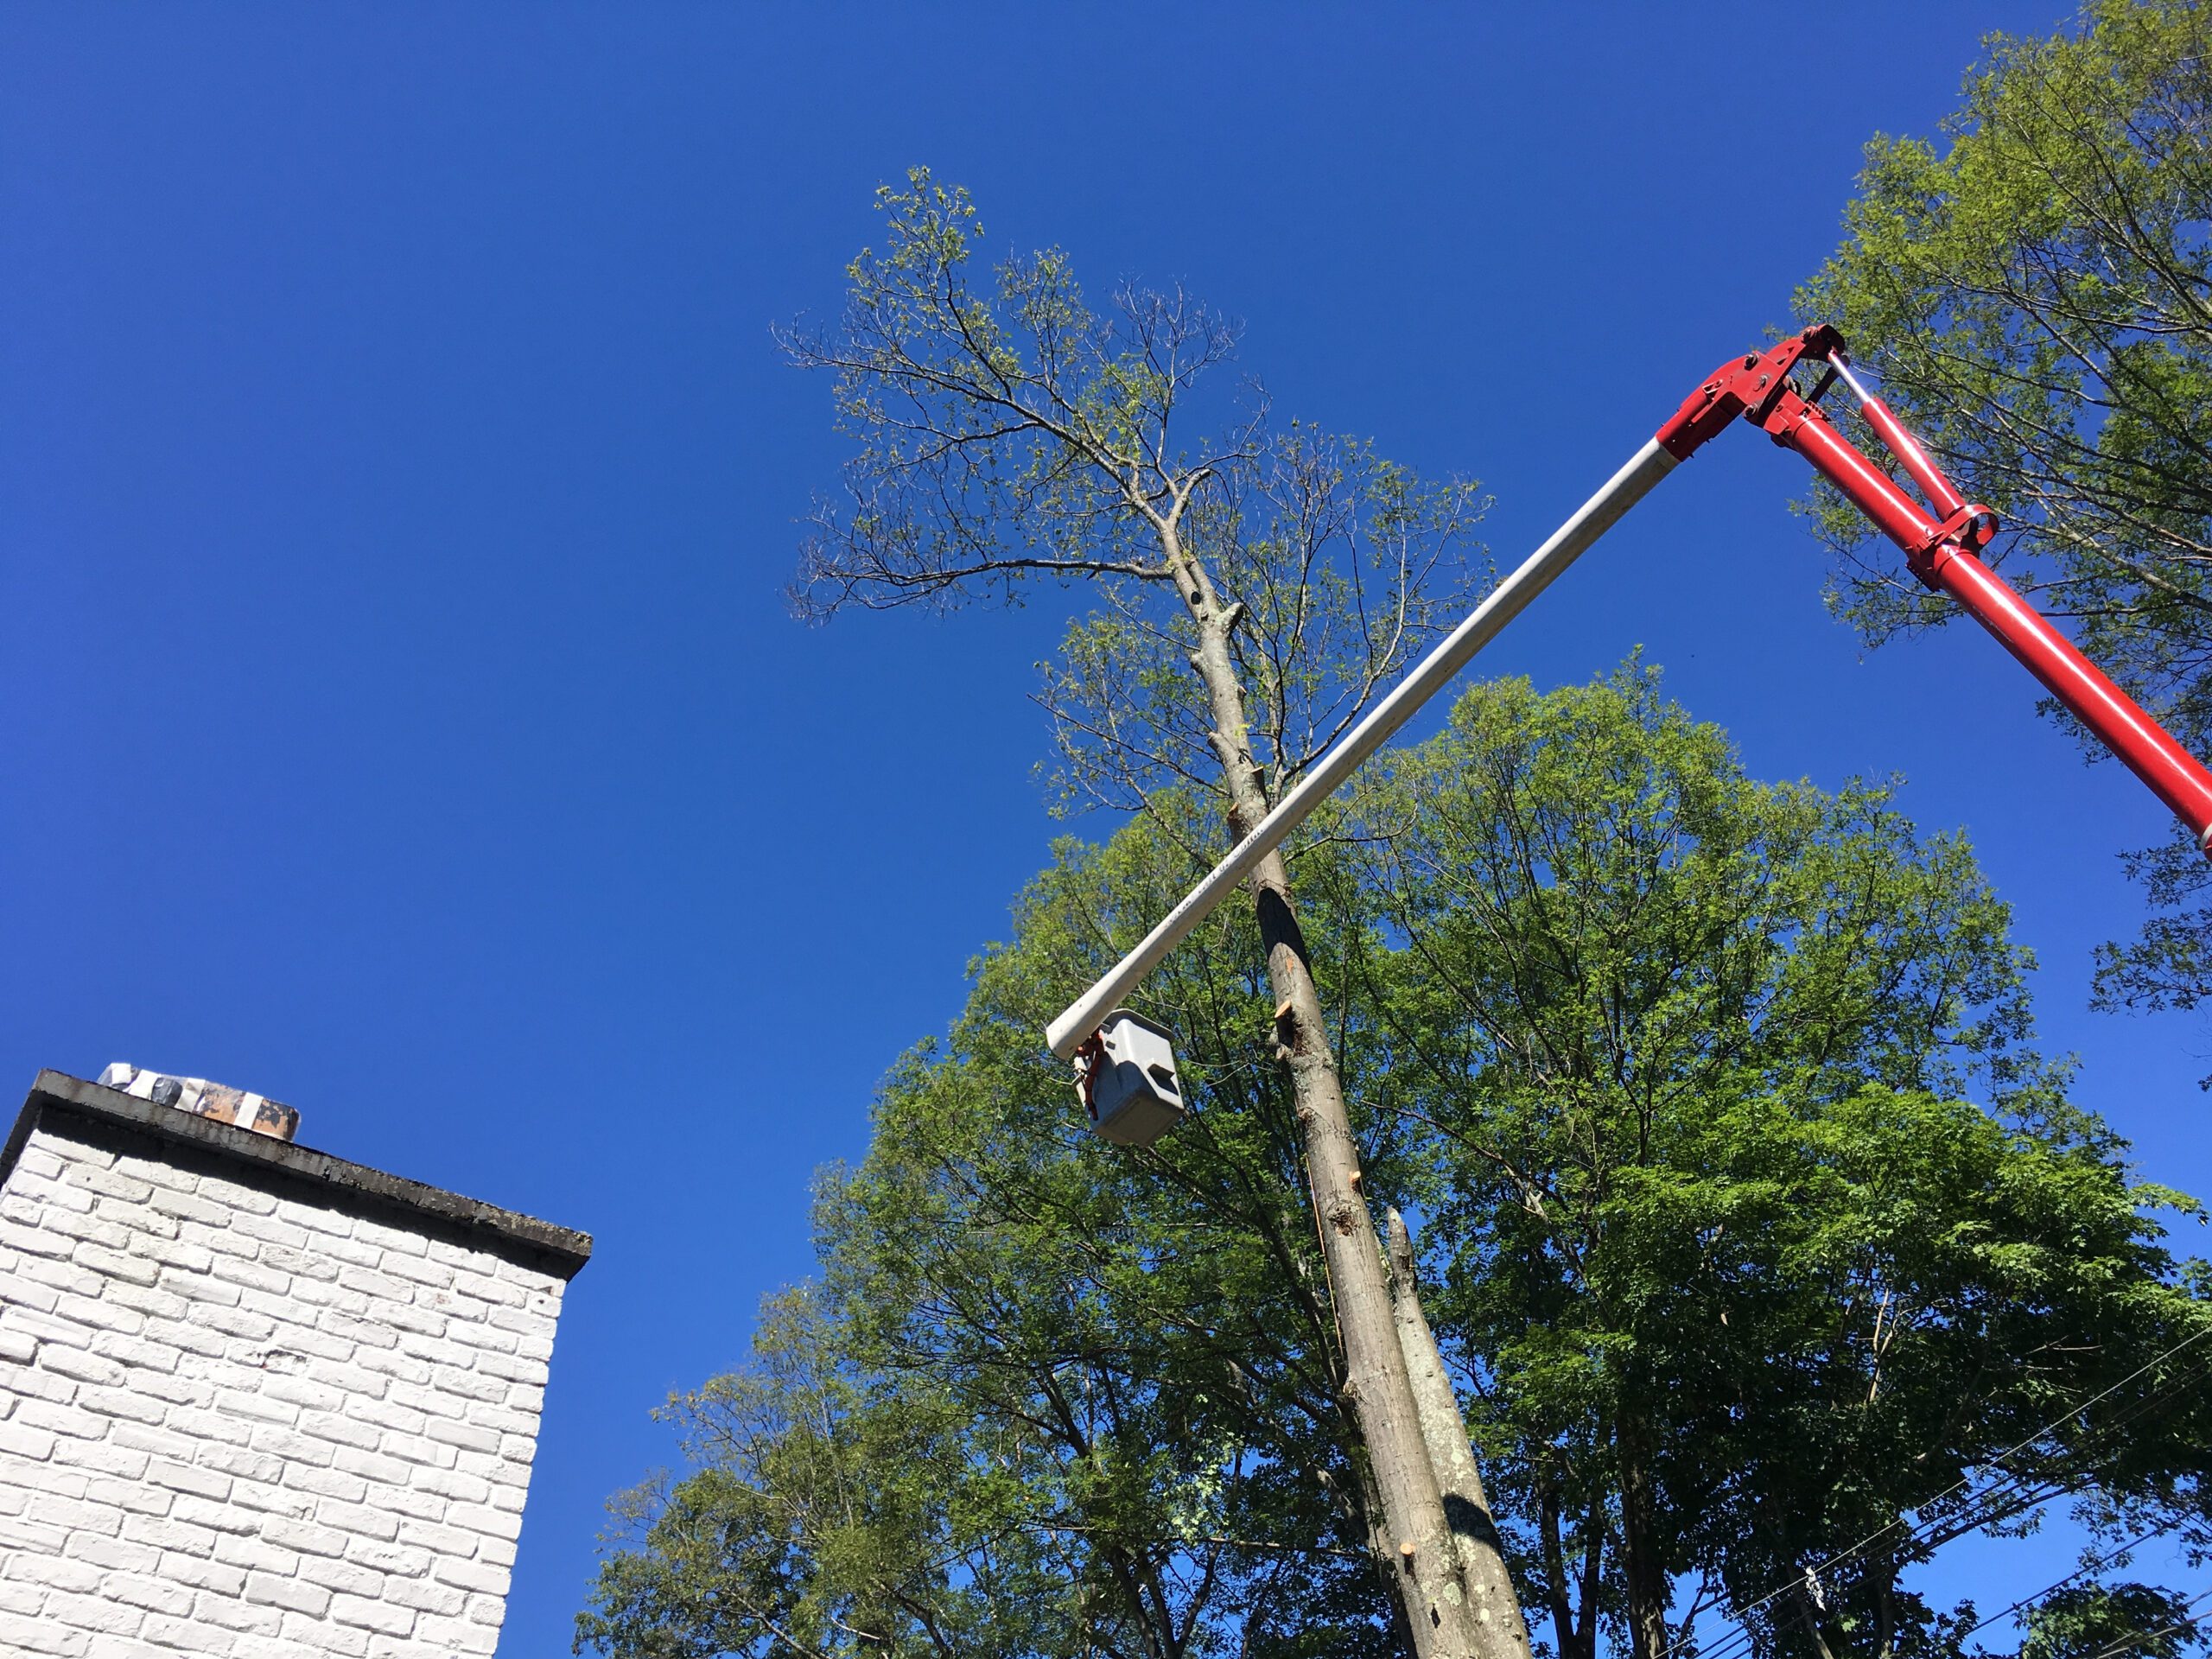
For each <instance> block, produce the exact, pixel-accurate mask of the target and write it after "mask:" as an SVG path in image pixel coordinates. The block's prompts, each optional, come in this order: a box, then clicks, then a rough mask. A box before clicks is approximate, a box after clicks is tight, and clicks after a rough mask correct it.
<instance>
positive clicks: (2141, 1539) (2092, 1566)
mask: <svg viewBox="0 0 2212 1659" xmlns="http://www.w3.org/2000/svg"><path fill="white" fill-rule="evenodd" d="M2187 1519H2189V1517H2188V1516H2186V1515H2177V1516H2172V1517H2171V1519H2169V1520H2165V1521H2161V1522H2158V1525H2157V1526H2155V1527H2152V1528H2151V1529H2149V1530H2148V1531H2146V1532H2139V1533H2138V1534H2136V1535H2135V1536H2134V1537H2133V1538H2131V1539H2129V1540H2128V1541H2126V1543H2124V1544H2121V1545H2119V1546H2118V1547H2117V1548H2113V1549H2108V1550H2107V1551H2106V1552H2105V1553H2104V1554H2102V1555H2101V1556H2099V1557H2097V1558H2096V1559H2094V1560H2088V1561H2084V1562H2083V1563H2082V1565H2081V1566H2079V1567H2075V1569H2074V1570H2073V1571H2072V1572H2071V1573H2068V1574H2067V1575H2066V1576H2065V1577H2064V1578H2063V1579H2061V1580H2058V1582H2057V1583H2056V1584H2046V1585H2045V1586H2044V1587H2043V1588H2042V1589H2040V1590H2038V1591H2037V1592H2035V1593H2034V1594H2032V1595H2026V1596H2022V1597H2021V1598H2020V1599H2018V1601H2016V1602H2014V1603H2013V1604H2012V1605H2011V1606H2010V1607H2007V1608H2006V1609H2005V1611H2003V1612H2001V1613H1992V1614H1991V1615H1990V1616H1989V1617H1988V1618H1985V1619H1983V1620H1981V1621H1980V1624H1970V1625H1968V1626H1967V1628H1966V1629H1965V1630H1961V1631H1960V1632H1959V1635H1958V1639H1959V1640H1960V1641H1961V1642H1963V1641H1965V1640H1966V1639H1967V1637H1970V1636H1972V1635H1973V1634H1974V1632H1975V1631H1976V1630H1982V1629H1984V1628H1986V1626H1988V1625H1991V1624H1995V1623H1996V1622H1997V1621H1998V1620H1999V1619H2000V1618H2011V1617H2012V1615H2013V1614H2014V1613H2017V1612H2018V1611H2020V1609H2021V1608H2023V1607H2025V1606H2028V1605H2030V1604H2031V1603H2034V1602H2038V1601H2041V1600H2042V1599H2044V1597H2045V1596H2049V1595H2053V1594H2056V1592H2059V1591H2061V1590H2063V1589H2064V1588H2065V1587H2066V1586H2068V1585H2069V1584H2071V1583H2073V1582H2074V1580H2076V1579H2078V1578H2082V1577H2083V1576H2085V1575H2086V1574H2088V1573H2101V1572H2102V1571H2103V1570H2104V1569H2105V1568H2106V1567H2110V1566H2111V1565H2112V1564H2113V1562H2114V1561H2116V1560H2119V1559H2120V1557H2121V1556H2123V1555H2125V1554H2127V1552H2128V1551H2129V1550H2131V1549H2133V1548H2135V1547H2136V1546H2137V1545H2138V1544H2141V1543H2146V1542H2148V1541H2150V1540H2152V1539H2153V1538H2156V1537H2158V1535H2161V1534H2162V1533H2168V1532H2171V1531H2172V1530H2173V1529H2175V1528H2176V1527H2177V1526H2179V1525H2180V1524H2181V1523H2182V1522H2183V1521H2186V1520H2187Z"/></svg>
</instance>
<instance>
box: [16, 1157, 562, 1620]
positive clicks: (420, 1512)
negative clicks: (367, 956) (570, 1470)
mask: <svg viewBox="0 0 2212 1659" xmlns="http://www.w3.org/2000/svg"><path fill="white" fill-rule="evenodd" d="M95 1138H96V1137H94V1138H88V1139H84V1140H79V1139H76V1138H73V1136H72V1135H69V1134H67V1133H62V1132H56V1131H55V1130H54V1129H51V1128H48V1127H46V1126H44V1125H41V1127H40V1128H37V1129H36V1130H35V1132H34V1133H33V1134H32V1135H31V1137H30V1139H29V1142H28V1143H27V1144H26V1145H25V1146H24V1147H23V1149H22V1154H20V1156H19V1157H18V1159H17V1160H16V1165H15V1166H14V1168H13V1169H12V1170H10V1172H9V1173H8V1176H7V1180H6V1184H5V1186H4V1188H0V1653H6V1654H25V1655H45V1654H55V1655H61V1656H65V1659H80V1656H81V1659H125V1656H133V1659H148V1656H154V1655H162V1656H173V1655H176V1654H191V1655H194V1656H204V1659H232V1656H235V1659H279V1656H283V1659H294V1656H321V1655H340V1656H346V1659H403V1656H404V1659H432V1656H448V1655H472V1654H474V1655H488V1654H490V1653H492V1652H493V1650H494V1649H495V1648H496V1647H497V1646H498V1643H499V1621H500V1619H501V1618H502V1616H503V1615H504V1613H505V1605H506V1592H507V1573H508V1569H509V1567H511V1566H512V1564H513V1561H514V1554H515V1539H516V1535H517V1534H518V1532H519V1531H520V1529H521V1525H522V1508H523V1497H524V1492H525V1491H526V1490H527V1488H528V1486H529V1484H530V1465H531V1453H532V1452H533V1450H534V1448H535V1446H536V1445H537V1425H538V1411H539V1407H540V1404H541V1402H542V1399H543V1393H544V1387H545V1372H546V1362H547V1361H548V1359H549V1358H550V1357H551V1354H552V1349H553V1331H554V1325H555V1321H556V1319H557V1317H558V1315H559V1313H560V1304H561V1292H562V1288H563V1280H562V1279H561V1278H560V1277H558V1276H556V1274H552V1273H550V1272H546V1271H543V1270H540V1269H538V1268H530V1267H524V1266H518V1265H517V1264H516V1263H515V1262H512V1261H511V1260H507V1259H505V1258H504V1257H502V1256H499V1255H493V1254H488V1253H486V1251H485V1250H483V1249H480V1248H478V1247H476V1246H474V1245H472V1244H469V1243H461V1242H456V1241H455V1240H454V1239H451V1238H448V1237H446V1236H442V1235H439V1234H437V1233H435V1232H429V1233H425V1232H420V1231H413V1230H409V1229H408V1228H406V1227H405V1226H404V1225H401V1224H398V1223H397V1222H394V1221H387V1220H385V1219H380V1218H376V1217H370V1216H367V1215H362V1214H354V1213H349V1212H348V1211H347V1210H346V1208H344V1207H342V1206H334V1205H318V1204H316V1203H315V1202H312V1201H311V1198H312V1196H313V1195H312V1194H296V1193H294V1192H290V1191H288V1190H287V1189H286V1188H285V1186H284V1185H283V1183H271V1182H268V1181H257V1179H255V1178H254V1175H253V1173H252V1172H251V1171H235V1170H229V1169H226V1168H225V1167H224V1166H221V1165H219V1163H217V1162H215V1161H214V1160H196V1159H194V1158H193V1157H191V1156H189V1155H171V1154H168V1153H166V1152H164V1151H162V1150H161V1149H159V1148H155V1147H151V1146H150V1145H149V1147H148V1148H147V1149H146V1150H144V1151H143V1152H134V1151H130V1150H114V1149H109V1148H106V1147H102V1146H100V1145H98V1144H94V1143H93V1140H94V1139H95Z"/></svg>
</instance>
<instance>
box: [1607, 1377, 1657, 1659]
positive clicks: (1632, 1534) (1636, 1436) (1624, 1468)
mask: <svg viewBox="0 0 2212 1659" xmlns="http://www.w3.org/2000/svg"><path fill="white" fill-rule="evenodd" d="M1613 1447H1614V1451H1615V1452H1616V1454H1617V1455H1618V1458H1619V1459H1620V1479H1621V1578H1622V1580H1623V1582H1624V1586H1625V1588H1626V1590H1627V1592H1628V1628H1629V1642H1630V1651H1631V1653H1632V1654H1633V1656H1634V1659H1660V1656H1661V1655H1662V1654H1663V1653H1665V1652H1666V1651H1667V1599H1668V1597H1667V1568H1666V1563H1665V1562H1664V1561H1663V1560H1661V1559H1660V1554H1659V1542H1658V1537H1657V1533H1658V1527H1657V1525H1656V1516H1654V1514H1653V1508H1654V1500H1653V1494H1652V1491H1651V1453H1650V1446H1649V1444H1648V1440H1647V1436H1646V1430H1645V1427H1644V1425H1643V1423H1642V1422H1641V1421H1638V1420H1637V1418H1635V1417H1633V1416H1624V1417H1622V1418H1621V1419H1620V1420H1619V1421H1618V1422H1616V1423H1615V1424H1614V1426H1613Z"/></svg>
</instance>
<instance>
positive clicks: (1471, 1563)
mask: <svg viewBox="0 0 2212 1659" xmlns="http://www.w3.org/2000/svg"><path fill="white" fill-rule="evenodd" d="M1387 1224H1388V1227H1389V1240H1390V1282H1391V1290H1392V1292H1393V1301H1394V1304H1395V1309H1396V1314H1397V1325H1398V1346H1399V1348H1400V1349H1401V1350H1402V1351H1403V1352H1404V1354H1405V1357H1406V1376H1407V1379H1408V1382H1410V1383H1411V1384H1412V1386H1413V1395H1414V1411H1415V1412H1416V1413H1418V1414H1419V1415H1420V1418H1421V1439H1422V1440H1423V1442H1424V1443H1426V1445H1427V1447H1428V1461H1429V1466H1430V1467H1431V1468H1432V1469H1433V1470H1435V1471H1436V1484H1437V1487H1438V1490H1439V1491H1440V1495H1441V1497H1442V1498H1443V1503H1444V1519H1445V1522H1446V1525H1448V1526H1449V1527H1450V1528H1451V1529H1452V1544H1453V1546H1454V1549H1455V1554H1456V1557H1457V1560H1458V1562H1459V1581H1460V1583H1461V1584H1462V1585H1463V1586H1465V1590H1466V1592H1467V1605H1469V1606H1470V1607H1471V1609H1473V1611H1474V1617H1475V1624H1476V1625H1477V1627H1478V1628H1477V1632H1476V1634H1477V1636H1478V1639H1479V1640H1480V1642H1481V1651H1483V1652H1484V1653H1485V1654H1487V1655H1490V1656H1492V1659H1527V1656H1528V1652H1529V1627H1528V1625H1527V1624H1526V1623H1525V1622H1523V1620H1522V1615H1521V1601H1520V1598H1519V1597H1517V1596H1516V1595H1515V1594H1514V1592H1513V1578H1512V1575H1511V1574H1510V1573H1508V1572H1507V1570H1506V1567H1505V1555H1504V1553H1503V1549H1502V1548H1500V1545H1499V1541H1498V1536H1497V1523H1496V1522H1494V1521H1492V1520H1491V1513H1490V1500H1489V1499H1488V1498H1487V1497H1484V1494H1483V1477H1482V1470H1481V1468H1480V1467H1479V1466H1478V1465H1477V1464H1476V1462H1475V1452H1474V1447H1473V1446H1471V1444H1470V1443H1469V1441H1468V1439H1467V1423H1466V1420H1465V1418H1464V1417H1462V1416H1461V1415H1460V1414H1459V1395H1457V1394H1456V1393H1454V1392H1453V1390H1452V1375H1451V1373H1450V1372H1449V1371H1447V1370H1445V1367H1444V1355H1443V1352H1442V1351H1441V1350H1440V1349H1439V1348H1438V1347H1437V1345H1436V1335H1435V1332H1433V1331H1431V1330H1430V1329H1429V1325H1428V1316H1427V1314H1426V1313H1423V1312H1422V1311H1421V1289H1420V1284H1419V1281H1418V1280H1417V1279H1416V1277H1415V1275H1414V1242H1413V1235H1412V1234H1411V1233H1409V1232H1408V1231H1407V1230H1406V1218H1405V1217H1403V1216H1402V1215H1400V1214H1399V1213H1398V1212H1397V1211H1395V1209H1394V1210H1392V1211H1389V1216H1388V1217H1387Z"/></svg>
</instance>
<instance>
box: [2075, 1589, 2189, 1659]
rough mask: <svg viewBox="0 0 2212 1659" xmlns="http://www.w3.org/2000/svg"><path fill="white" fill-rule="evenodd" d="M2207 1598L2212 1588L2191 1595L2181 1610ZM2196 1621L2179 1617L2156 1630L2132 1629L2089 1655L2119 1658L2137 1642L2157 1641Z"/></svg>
mask: <svg viewBox="0 0 2212 1659" xmlns="http://www.w3.org/2000/svg"><path fill="white" fill-rule="evenodd" d="M2207 1600H2212V1590H2200V1591H2198V1592H2196V1594H2195V1595H2193V1596H2191V1597H2190V1599H2188V1600H2187V1601H2184V1602H2183V1603H2182V1605H2181V1611H2183V1612H2184V1613H2186V1612H2187V1611H2189V1610H2190V1608H2192V1607H2194V1606H2196V1604H2197V1603H2199V1602H2200V1601H2207ZM2194 1624H2196V1620H2195V1619H2193V1618H2177V1619H2175V1620H2174V1621H2173V1622H2172V1623H2171V1624H2161V1625H2159V1626H2158V1628H2157V1629H2156V1630H2130V1631H2128V1632H2127V1634H2126V1635H2125V1636H2123V1637H2119V1638H2118V1639H2117V1640H2115V1641H2113V1642H2112V1643H2109V1644H2107V1646H2104V1647H2101V1648H2099V1649H2097V1650H2096V1651H2095V1652H2094V1653H2093V1654H2091V1655H2090V1656H2089V1659H2117V1656H2118V1655H2120V1654H2123V1653H2125V1652H2126V1651H2127V1649H2128V1648H2129V1647H2130V1646H2131V1645H2132V1644H2133V1643H2138V1642H2155V1641H2157V1640H2158V1638H2159V1637H2162V1636H2171V1635H2172V1634H2173V1633H2174V1632H2175V1631H2176V1630H2188V1629H2189V1628H2190V1627H2191V1626H2192V1625H2194Z"/></svg>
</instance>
